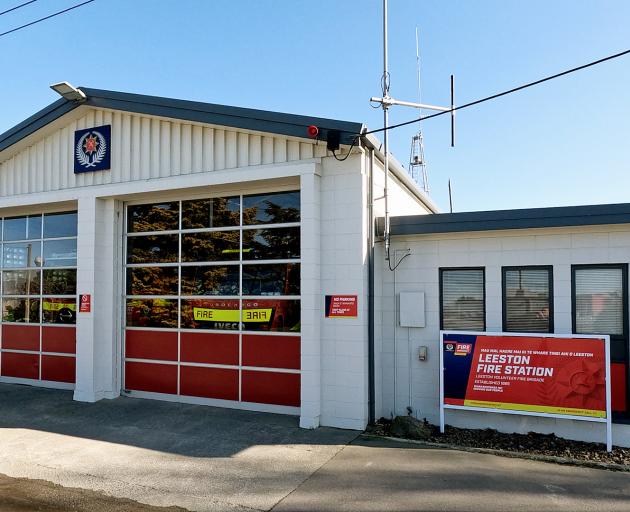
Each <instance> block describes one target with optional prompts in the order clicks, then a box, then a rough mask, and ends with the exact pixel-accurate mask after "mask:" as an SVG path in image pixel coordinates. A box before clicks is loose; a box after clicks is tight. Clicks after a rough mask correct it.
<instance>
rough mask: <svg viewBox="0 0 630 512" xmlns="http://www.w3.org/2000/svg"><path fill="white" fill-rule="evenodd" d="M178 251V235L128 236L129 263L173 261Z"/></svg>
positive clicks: (175, 259)
mask: <svg viewBox="0 0 630 512" xmlns="http://www.w3.org/2000/svg"><path fill="white" fill-rule="evenodd" d="M178 253H179V237H178V235H150V236H130V237H127V263H173V262H176V261H177V255H178Z"/></svg>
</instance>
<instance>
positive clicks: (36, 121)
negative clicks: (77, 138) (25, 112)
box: [0, 98, 82, 151]
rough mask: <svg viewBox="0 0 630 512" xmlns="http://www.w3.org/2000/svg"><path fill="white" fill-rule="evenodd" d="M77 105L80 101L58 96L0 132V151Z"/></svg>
mask: <svg viewBox="0 0 630 512" xmlns="http://www.w3.org/2000/svg"><path fill="white" fill-rule="evenodd" d="M79 105H82V103H78V102H74V101H68V100H66V99H64V98H60V99H58V100H57V101H55V102H54V103H51V104H50V105H48V106H47V107H46V108H44V109H42V110H40V111H39V112H37V113H35V114H33V115H32V116H31V117H29V118H28V119H25V120H24V121H22V122H21V123H19V124H16V125H15V126H14V127H13V128H10V129H9V130H7V131H6V132H4V133H3V134H0V151H4V150H5V149H7V148H8V147H10V146H13V144H16V143H17V142H19V141H20V140H22V139H23V138H25V137H28V136H29V135H31V134H32V133H35V132H36V131H37V130H39V129H40V128H43V127H44V126H46V125H47V124H50V123H52V122H53V121H55V120H56V119H58V118H60V117H61V116H63V115H65V114H67V113H68V112H70V111H71V110H74V109H75V108H76V107H78V106H79Z"/></svg>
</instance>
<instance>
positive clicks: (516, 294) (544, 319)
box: [503, 268, 552, 332]
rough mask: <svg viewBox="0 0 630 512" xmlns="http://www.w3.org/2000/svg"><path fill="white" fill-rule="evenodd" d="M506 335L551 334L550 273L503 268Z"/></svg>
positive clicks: (537, 270)
mask: <svg viewBox="0 0 630 512" xmlns="http://www.w3.org/2000/svg"><path fill="white" fill-rule="evenodd" d="M503 279H504V297H503V301H504V302H503V308H504V312H505V316H504V318H505V325H504V330H505V331H508V332H551V300H552V299H551V298H550V289H551V271H550V269H544V268H537V269H533V268H521V269H503Z"/></svg>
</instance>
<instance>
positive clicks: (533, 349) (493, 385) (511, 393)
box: [440, 331, 611, 445]
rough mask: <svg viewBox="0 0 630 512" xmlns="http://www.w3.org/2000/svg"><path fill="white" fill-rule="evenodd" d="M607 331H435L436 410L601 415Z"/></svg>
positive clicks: (600, 418) (604, 412)
mask: <svg viewBox="0 0 630 512" xmlns="http://www.w3.org/2000/svg"><path fill="white" fill-rule="evenodd" d="M609 343H610V342H609V339H608V337H607V336H573V335H564V336H562V335H539V334H535V335H529V334H527V335H524V334H523V335H521V334H514V333H482V332H479V333H468V332H466V333H464V332H444V331H443V332H441V344H442V347H441V351H440V355H441V362H442V364H441V367H442V378H441V382H440V395H441V402H440V405H441V415H440V419H441V421H440V423H441V427H442V429H443V428H444V409H468V410H477V411H490V412H498V413H508V414H524V415H533V416H547V417H554V418H567V419H578V420H585V421H596V422H606V423H607V425H608V436H607V437H608V439H609V445H610V421H611V418H610V415H611V411H610V375H609V368H610V365H609V359H610V356H609Z"/></svg>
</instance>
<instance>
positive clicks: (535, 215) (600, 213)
mask: <svg viewBox="0 0 630 512" xmlns="http://www.w3.org/2000/svg"><path fill="white" fill-rule="evenodd" d="M628 223H630V203H620V204H598V205H590V206H560V207H552V208H525V209H517V210H494V211H492V210H490V211H480V212H463V213H438V214H435V215H409V216H406V217H391V219H390V234H391V235H428V234H433V233H457V232H470V231H494V230H503V229H528V228H556V227H571V226H598V225H604V224H628ZM377 225H378V231H379V233H380V234H382V232H383V219H382V218H380V219H378V223H377Z"/></svg>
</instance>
